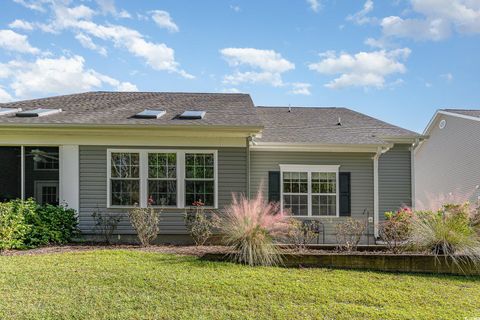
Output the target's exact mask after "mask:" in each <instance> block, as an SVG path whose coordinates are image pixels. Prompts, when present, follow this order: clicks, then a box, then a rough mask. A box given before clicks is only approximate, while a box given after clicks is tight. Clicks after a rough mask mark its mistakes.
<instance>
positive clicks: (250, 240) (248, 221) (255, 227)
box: [220, 192, 290, 266]
mask: <svg viewBox="0 0 480 320" xmlns="http://www.w3.org/2000/svg"><path fill="white" fill-rule="evenodd" d="M289 228H290V226H289V224H288V218H287V216H286V215H285V214H284V213H283V212H282V211H281V210H280V209H279V207H278V205H276V204H273V203H268V202H267V201H265V199H264V198H263V195H262V193H261V192H259V193H258V194H257V196H256V198H255V199H252V200H250V199H247V198H245V196H243V195H242V196H240V197H239V198H237V197H236V196H233V201H232V204H231V205H230V206H228V207H227V208H226V210H225V214H224V215H223V216H222V218H221V220H220V230H221V232H222V234H223V240H224V242H225V244H226V245H229V246H232V247H233V249H234V253H233V254H231V258H232V260H233V261H235V262H238V263H242V264H247V265H250V266H255V265H263V266H271V265H277V264H279V263H281V262H282V257H281V254H280V251H279V249H278V247H277V246H276V245H275V241H276V240H277V239H279V238H284V237H285V236H286V234H287V232H288V229H289Z"/></svg>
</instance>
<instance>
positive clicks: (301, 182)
mask: <svg viewBox="0 0 480 320" xmlns="http://www.w3.org/2000/svg"><path fill="white" fill-rule="evenodd" d="M283 194H284V195H283V207H284V209H286V210H290V213H291V215H293V216H308V173H307V172H283Z"/></svg>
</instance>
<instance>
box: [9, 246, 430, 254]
mask: <svg viewBox="0 0 480 320" xmlns="http://www.w3.org/2000/svg"><path fill="white" fill-rule="evenodd" d="M95 250H133V251H143V252H156V253H171V254H181V255H189V256H197V257H202V256H204V255H206V254H228V253H230V252H231V249H230V248H229V247H226V246H218V245H211V246H193V245H189V246H180V245H152V246H148V247H142V246H138V245H128V244H112V245H108V244H99V243H74V244H68V245H55V246H45V247H39V248H35V249H27V250H5V251H0V256H22V255H40V254H54V253H67V252H85V251H95ZM282 252H283V253H284V254H293V255H325V254H327V255H352V254H353V255H395V254H393V253H391V252H386V251H383V250H375V251H373V250H372V251H353V252H345V251H340V252H339V251H337V250H335V248H333V247H332V248H331V249H328V250H326V249H317V248H306V249H303V250H300V251H299V250H297V249H291V248H283V250H282ZM403 254H405V253H403ZM408 254H409V255H430V254H428V253H427V254H426V253H408Z"/></svg>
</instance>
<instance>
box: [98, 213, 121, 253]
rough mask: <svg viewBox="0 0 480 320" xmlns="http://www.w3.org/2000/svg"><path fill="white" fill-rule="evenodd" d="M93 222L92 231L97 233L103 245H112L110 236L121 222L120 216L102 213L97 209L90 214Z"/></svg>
mask: <svg viewBox="0 0 480 320" xmlns="http://www.w3.org/2000/svg"><path fill="white" fill-rule="evenodd" d="M92 218H93V221H94V225H93V229H94V230H95V231H97V232H99V233H100V234H101V235H102V237H103V239H104V241H105V243H107V244H110V243H112V241H111V240H112V236H113V233H114V232H115V230H117V227H118V224H119V223H120V221H122V216H121V215H120V214H112V213H106V212H102V211H101V210H100V209H99V208H97V210H96V211H94V212H93V213H92Z"/></svg>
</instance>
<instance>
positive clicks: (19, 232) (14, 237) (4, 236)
mask: <svg viewBox="0 0 480 320" xmlns="http://www.w3.org/2000/svg"><path fill="white" fill-rule="evenodd" d="M19 207H20V208H19ZM23 208H24V207H23V206H22V202H21V201H19V200H13V201H10V202H4V203H0V249H25V248H27V245H26V244H25V238H26V236H27V234H29V233H30V230H31V228H32V226H31V225H28V224H27V223H26V222H25V215H23V214H22V212H21V211H20V210H21V209H23Z"/></svg>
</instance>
